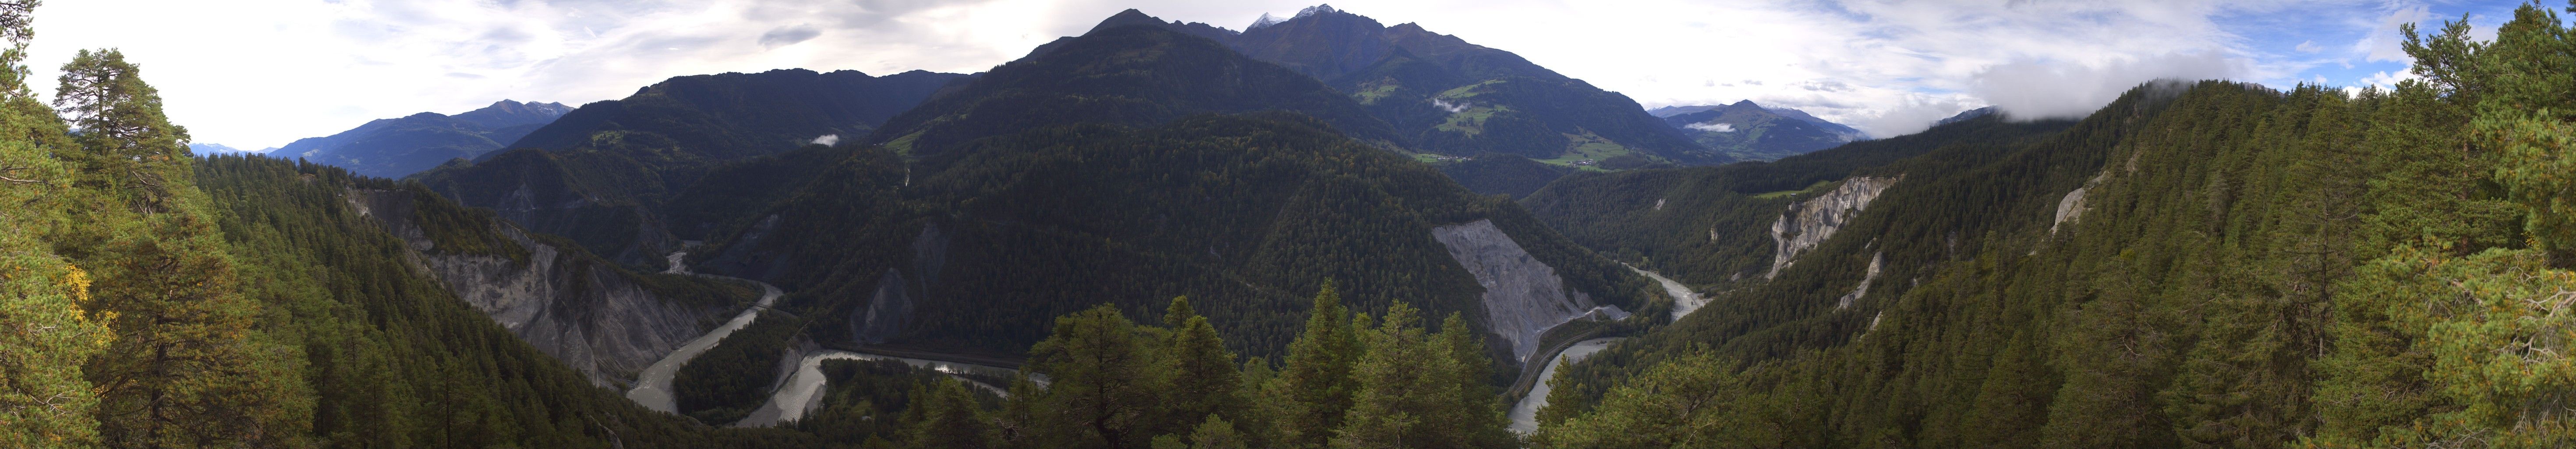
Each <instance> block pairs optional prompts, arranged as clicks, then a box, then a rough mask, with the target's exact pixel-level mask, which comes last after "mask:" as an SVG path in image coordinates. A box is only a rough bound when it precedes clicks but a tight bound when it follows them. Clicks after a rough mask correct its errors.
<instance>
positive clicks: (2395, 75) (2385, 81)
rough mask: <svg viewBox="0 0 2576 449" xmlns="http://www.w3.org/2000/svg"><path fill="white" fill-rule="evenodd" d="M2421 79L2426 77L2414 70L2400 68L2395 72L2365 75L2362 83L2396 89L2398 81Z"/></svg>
mask: <svg viewBox="0 0 2576 449" xmlns="http://www.w3.org/2000/svg"><path fill="white" fill-rule="evenodd" d="M2420 79H2424V77H2422V76H2418V75H2416V74H2415V72H2413V71H2406V70H2399V71H2395V72H2379V73H2373V74H2370V76H2368V77H2363V78H2362V79H2361V83H2360V84H2361V85H2365V86H2378V87H2379V88H2381V89H2395V88H2397V83H2398V82H2401V81H2406V80H2420Z"/></svg>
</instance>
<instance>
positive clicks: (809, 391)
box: [626, 251, 1046, 427]
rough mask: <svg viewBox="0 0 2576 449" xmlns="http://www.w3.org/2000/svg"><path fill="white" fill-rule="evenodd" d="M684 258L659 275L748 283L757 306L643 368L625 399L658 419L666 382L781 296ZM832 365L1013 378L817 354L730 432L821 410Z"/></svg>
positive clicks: (963, 367) (974, 369)
mask: <svg viewBox="0 0 2576 449" xmlns="http://www.w3.org/2000/svg"><path fill="white" fill-rule="evenodd" d="M687 256H688V251H679V252H673V253H671V255H670V256H669V257H670V261H671V267H670V268H669V269H666V270H664V271H663V273H668V274H687V275H694V276H705V277H710V278H719V279H732V280H737V281H743V282H750V283H752V284H755V285H759V286H760V301H759V302H756V303H753V304H752V306H751V308H749V309H744V310H743V311H742V314H740V315H734V317H733V319H731V320H726V321H725V323H724V325H723V326H717V327H716V328H715V329H714V330H710V331H707V333H706V335H700V336H698V338H696V339H692V340H689V342H688V343H687V344H683V345H680V348H679V349H674V350H671V353H670V354H669V355H665V356H662V360H659V361H655V362H653V366H651V367H646V368H644V372H643V373H642V374H640V375H637V376H636V380H635V388H634V389H632V390H627V391H626V399H627V400H631V401H635V403H636V404H640V405H643V406H644V408H649V409H653V410H658V411H661V412H663V413H672V414H678V413H679V409H680V404H679V399H678V397H677V396H675V395H673V394H672V393H671V379H672V377H674V376H676V375H678V374H679V373H680V367H682V366H687V365H688V364H689V360H691V359H696V358H698V355H700V354H705V353H706V352H707V350H708V349H711V348H714V347H715V346H716V343H717V342H721V341H724V338H725V336H727V335H733V333H734V331H739V330H742V328H743V327H745V326H750V325H751V321H752V319H754V318H758V317H759V316H760V311H761V310H764V309H768V308H769V306H770V304H772V303H775V302H777V301H778V297H779V295H780V294H782V292H780V291H779V290H778V287H777V286H773V285H769V283H767V282H761V281H755V280H750V279H743V278H737V277H730V276H717V275H712V274H696V273H691V272H689V267H688V266H687V265H682V264H681V263H680V260H681V259H682V258H684V257H687ZM834 359H845V360H900V361H902V362H903V363H904V364H907V365H912V366H914V367H920V368H930V369H934V370H938V371H939V372H943V373H948V374H951V375H977V376H989V377H999V378H1009V377H1011V376H1014V375H1017V374H1018V373H1019V371H1018V370H1013V369H1010V368H1002V367H994V366H985V365H976V364H968V363H956V362H943V361H937V360H923V359H914V358H904V357H894V356H887V355H877V354H865V353H857V352H850V351H841V350H827V351H823V352H821V353H816V354H811V355H807V356H805V358H804V359H803V360H799V361H798V362H797V367H796V372H795V373H793V374H789V375H788V377H787V381H786V383H785V384H784V385H780V386H779V387H778V390H777V391H776V392H774V393H772V394H771V395H770V397H769V402H767V403H764V404H761V406H760V409H759V410H754V411H752V413H751V416H750V417H746V418H743V420H742V421H739V422H735V423H734V424H733V425H734V427H766V426H771V425H776V424H778V423H781V422H787V421H795V420H797V419H802V418H804V417H805V413H806V412H809V411H813V410H814V409H817V408H821V407H822V405H823V400H822V399H823V395H822V392H823V391H824V390H823V386H824V379H823V361H824V360H834ZM960 379H964V380H966V382H967V384H968V385H974V386H976V387H977V388H983V389H985V390H987V391H991V392H993V393H994V394H998V395H1002V396H1005V397H1008V396H1010V392H1009V391H1007V390H1004V389H1002V388H1001V387H998V386H994V385H991V384H986V383H984V382H981V381H976V380H973V379H966V378H964V377H960ZM1035 380H1036V381H1037V382H1038V383H1039V384H1040V385H1044V384H1045V383H1046V379H1045V378H1044V377H1043V376H1041V377H1038V378H1037V379H1035Z"/></svg>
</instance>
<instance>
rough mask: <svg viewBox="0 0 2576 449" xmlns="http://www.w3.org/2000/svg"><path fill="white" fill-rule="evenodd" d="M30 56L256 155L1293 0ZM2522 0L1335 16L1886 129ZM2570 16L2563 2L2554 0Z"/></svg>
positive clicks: (2318, 49) (550, 18) (88, 2)
mask: <svg viewBox="0 0 2576 449" xmlns="http://www.w3.org/2000/svg"><path fill="white" fill-rule="evenodd" d="M45 3H46V4H45V5H44V6H42V7H40V8H39V9H37V10H36V28H37V31H36V43H35V46H34V47H33V48H32V49H31V50H30V53H31V58H30V60H29V65H30V66H31V67H33V68H34V69H35V70H36V72H37V73H36V75H37V76H36V77H35V78H34V79H35V80H39V81H42V82H41V83H39V84H38V85H37V86H36V87H37V90H38V91H40V92H44V93H46V94H47V95H50V93H51V91H52V90H53V89H52V82H51V81H50V80H52V79H54V77H55V76H56V75H57V72H58V71H57V70H56V69H57V68H58V67H60V66H61V64H62V63H63V62H64V61H67V60H69V59H70V58H71V56H72V53H73V51H74V50H76V49H81V48H101V47H118V48H121V49H123V50H124V52H125V54H126V56H127V59H128V60H129V61H132V62H136V63H138V64H141V65H142V66H143V74H144V79H145V81H148V82H150V83H152V84H153V85H154V86H157V87H159V88H160V89H161V94H162V97H163V99H164V100H165V102H166V104H167V106H166V108H167V111H168V112H169V114H170V116H171V118H172V120H174V121H176V122H177V123H179V124H181V125H184V126H187V127H188V128H189V130H190V132H191V133H192V134H194V136H195V137H196V140H197V141H198V142H205V143H221V144H226V145H231V146H234V147H240V148H243V149H258V148H263V147H270V146H279V145H284V144H286V143H287V142H290V141H293V140H294V139H297V138H303V137H315V136H323V135H329V134H332V133H336V132H339V131H342V130H346V129H348V128H351V127H354V126H357V125H359V124H362V123H365V122H366V121H367V120H371V119H377V118H389V117H400V116H404V115H409V114H412V113H417V112H422V111H428V112H440V113H449V114H453V113H458V112H464V111H468V110H472V109H475V108H478V107H482V106H483V105H486V104H489V103H491V102H493V101H496V100H500V99H504V98H507V99H515V100H521V101H559V102H564V103H567V104H574V105H579V104H582V103H588V102H593V101H599V100H611V99H616V98H620V97H624V96H625V95H627V94H631V93H633V92H634V91H635V89H637V88H639V87H643V86H645V85H649V84H652V83H654V82H656V81H659V80H662V79H664V78H669V77H673V76H682V75H693V74H706V73H720V72H729V71H740V72H752V71H762V70H769V69H776V68H809V69H815V70H825V71H828V70H839V69H853V70H859V71H862V72H867V73H869V74H876V75H882V74H890V73H896V72H901V71H906V70H914V69H922V70H932V71H941V72H959V73H967V72H979V71H983V70H985V69H987V68H990V67H992V66H994V65H997V64H1000V63H1003V62H1006V61H1009V60H1011V59H1014V58H1018V57H1020V56H1022V55H1025V54H1027V52H1028V51H1029V49H1030V48H1033V47H1035V46H1037V45H1038V44H1041V43H1045V42H1047V41H1049V40H1053V39H1055V38H1056V37H1058V36H1065V35H1071V34H1076V33H1080V32H1082V31H1084V30H1087V29H1089V28H1090V27H1091V26H1092V25H1093V24H1094V23H1097V22H1098V21H1099V20H1100V19H1102V18H1106V17H1108V16H1109V15H1111V14H1114V13H1117V12H1118V11H1119V10H1122V9H1127V8H1137V9H1141V10H1143V11H1145V12H1146V13H1148V14H1153V15H1155V16H1158V17H1162V18H1164V19H1167V20H1183V21H1190V22H1207V23H1211V24H1215V25H1218V26H1222V27H1226V28H1230V29H1237V30H1240V29H1242V28H1243V27H1244V26H1245V25H1248V24H1250V23H1251V22H1252V21H1253V20H1255V19H1257V18H1259V17H1260V16H1261V15H1262V14H1263V13H1269V14H1274V15H1279V16H1283V17H1284V16H1288V15H1292V14H1295V13H1296V12H1297V11H1298V10H1300V9H1303V8H1304V7H1307V6H1311V4H1310V3H1307V2H1305V1H1274V0H1225V1H1207V0H226V1H203V0H47V1H46V2H45ZM2514 5H2515V3H2514V2H2510V1H2484V2H2430V3H2427V2H2420V1H2342V0H2313V1H2200V0H2136V1H2130V0H2116V1H2052V0H1973V1H1901V0H1884V1H1882V0H1849V1H1710V0H1693V1H1682V0H1634V1H1626V0H1590V1H1581V0H1575V1H1550V0H1416V1H1343V2H1337V3H1335V4H1334V5H1333V6H1334V7H1336V8H1339V9H1341V10H1344V11H1349V12H1352V13H1357V14H1360V15H1365V16H1369V17H1372V18H1376V19H1377V20H1378V21H1380V22H1383V23H1385V24H1387V25H1394V24H1399V23H1405V22H1417V23H1420V24H1422V25H1423V27H1424V28H1427V29H1430V30H1431V31H1433V32H1438V33H1444V34H1451V35H1456V36H1458V37H1460V38H1463V39H1466V40H1467V41H1468V42H1472V43H1476V44H1480V45H1484V46H1487V47H1494V48H1500V49H1503V50H1509V51H1512V52H1515V53H1519V54H1520V55H1521V56H1523V57H1526V58H1528V59H1529V60H1531V61H1532V62H1536V63H1538V64H1539V65H1542V66H1546V67H1548V68H1551V69H1555V70H1556V71H1558V72H1561V73H1564V74H1566V75H1568V76H1573V77H1576V78H1581V79H1584V80H1586V81H1589V82H1591V83H1592V84H1593V85H1595V86H1600V87H1602V88H1604V89H1609V90H1613V91H1618V92H1620V93H1624V94H1627V95H1628V96H1629V97H1631V98H1635V99H1636V100H1637V101H1638V102H1639V103H1642V104H1644V105H1645V106H1647V107H1656V106H1665V105H1689V104H1713V103H1731V102H1734V101H1737V100H1744V99H1751V100H1753V101H1755V102H1758V103H1762V104H1765V105H1772V106H1787V107H1796V108H1801V109H1804V110H1806V111H1808V112H1810V113H1814V114H1816V115H1818V116H1822V117H1825V118H1828V119H1832V120H1836V121H1841V122H1844V123H1847V124H1851V125H1853V126H1855V127H1858V128H1861V129H1862V130H1864V131H1869V132H1872V133H1875V134H1878V135H1881V136H1887V135H1894V134H1901V133H1907V132H1913V131H1917V130H1921V129H1922V128H1923V127H1925V126H1927V125H1928V124H1929V122H1930V121H1932V120H1934V119H1938V118H1941V117H1946V116H1949V115H1951V114H1955V113H1957V112H1959V111H1961V110H1965V109H1969V108H1974V107H1979V106H1986V105H1997V106H2003V107H2004V108H2006V109H2007V110H2010V111H2013V112H2016V113H2018V114H2020V115H2023V116H2074V115H2081V114H2083V113H2086V112H2089V111H2091V110H2092V109H2094V108H2097V107H2099V106H2101V105H2102V104H2104V103H2107V102H2109V101H2110V99H2111V98H2112V97H2114V96H2116V95H2118V93H2119V92H2120V91H2122V90H2125V89H2126V88H2128V87H2130V86H2134V85H2136V84H2137V83H2139V82H2142V81H2145V80H2149V79H2154V78H2159V77H2182V78H2226V79H2235V80H2242V81H2253V82H2260V83H2264V84H2268V85H2272V86H2275V87H2284V88H2286V87H2289V86H2292V85H2295V84H2296V83H2299V82H2308V83H2322V84H2326V85H2331V86H2362V85H2373V84H2379V85H2386V84H2391V83H2393V82H2394V80H2396V79H2399V78H2400V77H2404V76H2407V75H2406V73H2405V68H2406V67H2407V65H2408V64H2409V63H2410V62H2411V61H2410V60H2409V59H2408V58H2406V56H2405V55H2404V54H2403V52H2400V51H2398V47H2397V44H2396V42H2397V41H2396V39H2397V31H2396V28H2397V25H2398V24H2400V23H2408V22H2421V23H2424V24H2425V25H2424V27H2425V28H2427V29H2431V28H2435V27H2438V26H2439V25H2438V24H2439V23H2440V22H2441V21H2444V20H2457V19H2459V18H2460V17H2462V15H2463V14H2466V15H2467V17H2468V18H2469V21H2470V23H2472V24H2475V25H2477V26H2478V27H2479V28H2480V30H2479V31H2480V33H2479V35H2481V36H2493V34H2494V31H2493V26H2494V25H2495V24H2497V23H2500V22H2501V21H2502V20H2503V19H2505V18H2508V17H2510V15H2511V11H2512V9H2513V7H2514ZM2550 5H2551V6H2552V7H2558V8H2563V7H2564V4H2563V2H2553V3H2550Z"/></svg>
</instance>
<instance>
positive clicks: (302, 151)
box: [270, 100, 573, 178]
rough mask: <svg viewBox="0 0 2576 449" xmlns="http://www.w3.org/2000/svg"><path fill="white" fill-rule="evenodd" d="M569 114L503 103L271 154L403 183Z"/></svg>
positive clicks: (363, 129)
mask: <svg viewBox="0 0 2576 449" xmlns="http://www.w3.org/2000/svg"><path fill="white" fill-rule="evenodd" d="M572 109H573V108H572V107H571V106H565V105H563V104H562V103H521V102H517V101H512V100H501V101H499V102H494V103H492V105H491V106H485V107H484V108H482V109H476V110H473V111H467V112H465V113H462V114H456V115H444V114H439V113H435V112H423V113H419V114H412V115H410V116H406V117H402V118H389V119H380V120H376V121H371V122H367V124H365V125H358V127H357V128H353V129H350V130H348V131H342V132H340V133H339V134H332V135H329V136H324V137H313V138H306V139H300V140H296V141H295V143H289V144H286V146H285V147H283V148H279V149H277V151H274V152H271V153H270V155H273V156H277V157H283V158H304V159H305V160H308V161H312V162H316V163H321V164H325V165H332V166H338V167H341V168H347V169H349V170H350V171H354V172H357V173H358V174H363V175H368V176H378V177H386V178H401V177H404V176H410V175H411V174H412V173H418V172H420V171H422V170H428V169H430V168H434V167H437V166H438V165H439V164H444V163H447V161H450V160H455V159H473V158H474V157H475V156H481V155H483V153H488V152H491V151H492V150H498V149H501V147H502V146H503V145H506V144H508V143H509V142H512V141H517V140H519V138H520V137H523V136H526V135H528V133H529V132H531V131H535V130H536V129H537V128H538V127H542V126H545V125H546V124H548V123H553V122H554V121H555V118H557V117H562V116H563V115H564V113H566V112H571V111H572Z"/></svg>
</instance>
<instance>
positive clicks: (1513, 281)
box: [1431, 220, 1628, 363]
mask: <svg viewBox="0 0 2576 449" xmlns="http://www.w3.org/2000/svg"><path fill="white" fill-rule="evenodd" d="M1431 237H1432V238H1433V239H1436V240H1439V241H1440V244H1441V245H1443V246H1447V247H1449V257H1451V258H1454V259H1457V261H1458V266H1459V267H1462V268H1466V269H1467V273H1469V274H1473V275H1475V276H1476V284H1477V285H1480V286H1484V287H1485V293H1484V296H1483V301H1482V303H1483V305H1484V308H1485V324H1486V329H1489V330H1492V331H1493V332H1494V334H1495V335H1498V336H1501V337H1502V338H1503V339H1504V340H1507V341H1510V342H1511V344H1512V348H1511V349H1512V356H1513V358H1514V359H1513V360H1514V361H1516V362H1521V363H1527V362H1528V361H1529V359H1530V354H1531V353H1533V352H1537V351H1538V349H1539V348H1538V343H1539V341H1538V340H1539V335H1540V334H1545V333H1547V330H1548V329H1552V328H1555V327H1556V326H1557V325H1560V324H1565V323H1566V322H1568V321H1573V320H1575V319H1579V318H1585V317H1593V318H1594V319H1599V318H1605V317H1606V318H1609V319H1626V318H1627V317H1628V313H1627V312H1624V311H1620V310H1619V307H1618V306H1595V305H1594V304H1593V303H1592V295H1591V294H1587V293H1584V292H1580V291H1574V290H1573V289H1570V288H1567V287H1566V286H1565V280H1564V279H1562V278H1559V277H1557V275H1556V269H1555V268H1553V267H1549V266H1547V264H1546V263H1541V262H1539V261H1538V259H1536V258H1532V257H1530V254H1529V252H1528V251H1526V250H1523V249H1521V245H1520V243H1518V242H1514V241H1512V237H1511V236H1510V235H1508V234H1504V233H1503V230H1502V229H1497V228H1495V227H1494V222H1493V221H1492V220H1476V221H1475V222H1472V223H1467V224H1459V225H1449V226H1441V227H1436V228H1431Z"/></svg>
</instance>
